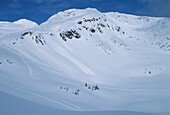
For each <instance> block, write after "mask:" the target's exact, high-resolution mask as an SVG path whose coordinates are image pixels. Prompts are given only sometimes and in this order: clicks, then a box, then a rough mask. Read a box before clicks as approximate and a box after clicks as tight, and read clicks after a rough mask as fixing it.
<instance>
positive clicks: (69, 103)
mask: <svg viewBox="0 0 170 115" xmlns="http://www.w3.org/2000/svg"><path fill="white" fill-rule="evenodd" d="M65 102H66V103H67V104H69V105H71V106H73V107H75V108H77V109H78V110H79V111H81V108H80V107H78V106H76V105H74V104H72V103H70V102H68V101H65Z"/></svg>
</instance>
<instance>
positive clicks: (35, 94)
mask: <svg viewBox="0 0 170 115" xmlns="http://www.w3.org/2000/svg"><path fill="white" fill-rule="evenodd" d="M12 88H13V89H15V90H17V91H21V92H23V93H26V94H29V95H33V96H37V97H40V98H42V99H45V100H47V101H50V102H54V103H57V104H59V105H62V106H64V107H66V108H68V109H70V110H73V111H79V110H81V109H80V108H79V107H78V106H75V105H73V104H71V103H68V102H67V103H68V104H69V105H68V104H64V103H61V102H59V101H56V100H53V99H50V98H48V97H46V96H43V95H40V94H37V93H32V92H29V91H26V90H21V89H18V88H15V87H12Z"/></svg>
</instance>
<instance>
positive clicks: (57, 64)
mask: <svg viewBox="0 0 170 115" xmlns="http://www.w3.org/2000/svg"><path fill="white" fill-rule="evenodd" d="M0 91H2V92H5V93H8V94H11V95H14V96H17V97H20V98H22V99H25V100H29V101H31V102H36V103H38V104H42V105H45V106H49V107H53V108H57V109H64V110H73V111H90V110H94V111H98V110H100V111H105V110H120V111H122V110H123V111H137V112H146V113H168V112H170V19H169V18H154V17H141V16H140V17H139V16H133V15H127V14H120V13H113V12H110V13H101V12H99V11H97V10H96V9H90V8H88V9H84V10H78V9H71V10H67V11H64V12H59V13H58V14H55V15H53V16H52V17H50V18H49V19H48V20H47V21H46V22H44V23H43V24H41V25H37V24H36V23H35V22H31V21H29V20H26V19H21V20H19V21H16V22H13V23H12V22H0Z"/></svg>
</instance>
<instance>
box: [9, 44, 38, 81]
mask: <svg viewBox="0 0 170 115" xmlns="http://www.w3.org/2000/svg"><path fill="white" fill-rule="evenodd" d="M8 49H10V50H12V51H13V52H15V54H16V55H17V56H19V57H20V58H21V60H22V61H23V63H24V64H25V66H26V67H27V68H28V71H29V77H30V78H32V79H36V80H37V79H38V78H35V77H32V69H31V67H30V66H29V64H28V63H27V62H26V61H25V60H24V58H23V57H22V56H21V55H20V53H19V52H18V51H15V50H14V49H11V48H9V47H8Z"/></svg>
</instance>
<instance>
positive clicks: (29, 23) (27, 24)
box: [13, 19, 38, 28]
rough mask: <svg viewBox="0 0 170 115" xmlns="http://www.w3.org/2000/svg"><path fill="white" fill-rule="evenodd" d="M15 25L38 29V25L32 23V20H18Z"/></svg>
mask: <svg viewBox="0 0 170 115" xmlns="http://www.w3.org/2000/svg"><path fill="white" fill-rule="evenodd" d="M13 23H14V24H19V25H22V26H24V27H26V28H33V27H36V26H38V24H37V23H35V22H33V21H31V20H28V19H20V20H17V21H15V22H13Z"/></svg>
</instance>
